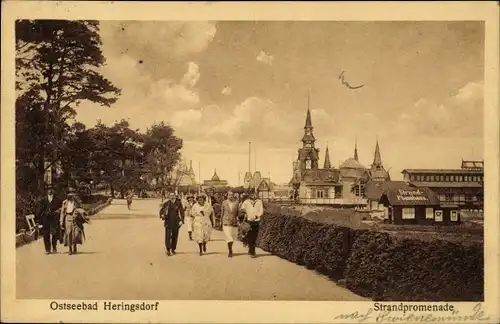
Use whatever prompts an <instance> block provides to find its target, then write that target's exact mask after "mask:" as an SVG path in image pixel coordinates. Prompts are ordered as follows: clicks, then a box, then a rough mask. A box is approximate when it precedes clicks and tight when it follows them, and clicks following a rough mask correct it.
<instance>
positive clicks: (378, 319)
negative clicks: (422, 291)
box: [334, 303, 490, 323]
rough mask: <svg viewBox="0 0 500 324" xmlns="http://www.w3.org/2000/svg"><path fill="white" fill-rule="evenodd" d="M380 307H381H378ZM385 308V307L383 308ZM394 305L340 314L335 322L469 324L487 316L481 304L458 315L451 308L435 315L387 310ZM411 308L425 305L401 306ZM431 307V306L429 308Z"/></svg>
mask: <svg viewBox="0 0 500 324" xmlns="http://www.w3.org/2000/svg"><path fill="white" fill-rule="evenodd" d="M380 306H382V307H380ZM384 306H385V307H384ZM391 306H396V305H390V306H389V305H380V304H379V303H376V304H375V306H374V307H373V308H372V307H371V308H369V309H368V311H366V312H359V311H355V312H353V313H346V314H340V315H338V316H337V317H335V318H334V319H335V320H338V321H343V322H341V323H345V322H346V321H349V322H355V323H363V322H367V323H373V322H375V323H459V322H471V323H479V322H482V321H488V320H489V319H490V318H489V316H485V315H484V311H483V309H482V305H481V304H476V305H475V306H474V309H473V310H472V313H471V314H460V312H459V311H458V310H456V309H454V307H453V306H451V307H449V308H448V311H449V314H443V315H436V314H435V313H434V312H429V311H419V312H407V311H406V310H405V309H403V310H402V311H397V312H396V311H392V310H390V309H389V308H391ZM406 306H413V307H410V309H420V308H421V307H422V308H424V309H426V306H427V305H403V307H404V308H406ZM431 307H432V306H431ZM427 309H428V308H427Z"/></svg>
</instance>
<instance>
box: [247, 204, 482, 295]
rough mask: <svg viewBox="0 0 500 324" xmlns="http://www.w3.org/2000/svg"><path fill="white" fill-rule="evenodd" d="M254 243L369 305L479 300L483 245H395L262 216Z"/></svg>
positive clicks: (381, 237) (382, 238)
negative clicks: (368, 301) (369, 300)
mask: <svg viewBox="0 0 500 324" xmlns="http://www.w3.org/2000/svg"><path fill="white" fill-rule="evenodd" d="M257 243H258V245H259V247H260V248H262V249H263V250H264V251H267V252H270V253H273V254H275V255H277V256H279V257H281V258H283V259H286V260H289V261H291V262H294V263H296V264H298V265H302V266H305V267H307V268H308V269H314V270H316V271H318V272H320V273H322V274H325V275H327V276H328V277H329V278H331V279H333V280H335V281H337V280H340V279H345V282H346V287H347V288H348V289H350V290H352V291H353V292H355V293H357V294H359V295H362V296H364V297H369V298H372V299H374V300H384V301H394V300H398V301H400V300H401V301H440V300H450V301H482V300H484V256H483V245H482V244H479V243H471V244H469V245H464V244H455V243H451V242H447V241H441V240H435V241H432V242H428V241H421V240H416V239H400V238H397V237H394V236H391V235H390V234H388V233H384V232H376V231H372V230H367V229H353V228H348V227H344V226H338V225H335V224H324V223H320V222H315V221H312V220H309V219H305V218H303V217H297V216H288V215H283V212H282V211H273V213H272V214H271V213H269V212H267V213H266V214H265V215H264V216H263V218H262V220H261V223H260V231H259V236H258V238H257Z"/></svg>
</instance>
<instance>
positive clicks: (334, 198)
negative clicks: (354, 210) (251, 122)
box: [290, 108, 390, 207]
mask: <svg viewBox="0 0 500 324" xmlns="http://www.w3.org/2000/svg"><path fill="white" fill-rule="evenodd" d="M313 130H314V128H313V125H312V120H311V112H310V109H309V108H308V109H307V115H306V122H305V126H304V135H303V137H302V147H301V148H300V149H299V150H298V158H297V160H296V161H294V163H293V177H292V179H291V181H290V185H291V186H292V187H293V189H294V190H293V191H294V194H293V198H294V199H295V200H296V201H298V202H300V203H305V204H328V205H334V206H342V207H349V206H350V207H366V205H367V199H366V197H365V187H366V186H367V184H369V183H370V182H385V181H389V180H390V176H389V172H388V171H386V170H385V168H384V166H383V164H382V158H381V154H380V147H379V143H378V140H377V142H376V145H375V154H374V158H373V163H372V165H371V167H370V168H367V167H365V166H364V165H362V164H361V163H360V162H359V156H358V147H357V140H356V141H355V144H354V155H353V157H350V158H348V159H346V160H345V161H344V162H342V163H341V164H340V165H339V167H338V168H335V167H334V166H333V165H332V163H331V160H330V148H329V146H328V144H327V146H326V150H325V157H324V163H323V168H320V166H319V165H320V150H319V148H317V147H316V146H315V143H316V138H315V136H314V133H313Z"/></svg>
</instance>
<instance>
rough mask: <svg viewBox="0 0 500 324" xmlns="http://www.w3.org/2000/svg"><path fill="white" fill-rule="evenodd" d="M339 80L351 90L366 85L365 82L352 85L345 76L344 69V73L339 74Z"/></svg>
mask: <svg viewBox="0 0 500 324" xmlns="http://www.w3.org/2000/svg"><path fill="white" fill-rule="evenodd" d="M339 80H340V82H342V84H343V85H345V86H346V87H347V88H349V89H351V90H355V89H359V88H362V87H364V84H362V85H360V86H351V85H350V84H349V83H348V82H347V81H346V80H345V78H344V71H342V73H340V75H339Z"/></svg>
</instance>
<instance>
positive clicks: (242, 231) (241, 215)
mask: <svg viewBox="0 0 500 324" xmlns="http://www.w3.org/2000/svg"><path fill="white" fill-rule="evenodd" d="M247 198H248V194H247V193H242V194H241V195H240V199H239V201H238V211H239V212H238V240H240V241H241V243H242V244H243V247H247V246H248V244H247V233H248V230H249V227H250V226H249V225H248V223H247V222H246V221H245V211H244V210H242V209H241V206H242V205H243V202H244V201H245V200H247Z"/></svg>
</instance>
